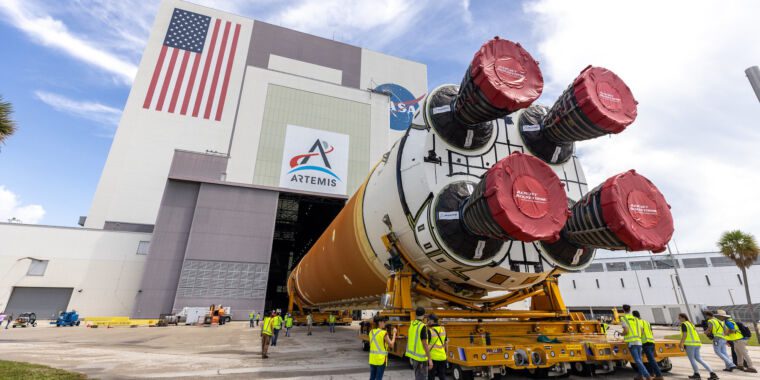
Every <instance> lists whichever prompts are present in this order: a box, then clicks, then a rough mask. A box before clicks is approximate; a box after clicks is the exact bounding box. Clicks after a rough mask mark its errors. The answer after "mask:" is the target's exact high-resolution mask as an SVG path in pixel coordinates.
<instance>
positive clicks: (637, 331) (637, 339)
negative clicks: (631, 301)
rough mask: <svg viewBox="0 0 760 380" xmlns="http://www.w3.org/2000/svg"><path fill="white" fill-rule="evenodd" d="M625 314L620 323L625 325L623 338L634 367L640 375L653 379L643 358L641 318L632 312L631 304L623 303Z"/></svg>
mask: <svg viewBox="0 0 760 380" xmlns="http://www.w3.org/2000/svg"><path fill="white" fill-rule="evenodd" d="M623 311H624V312H625V314H624V315H623V316H622V317H620V324H621V325H622V326H623V340H624V341H625V342H626V343H628V351H630V352H631V357H632V358H633V367H634V368H635V369H636V371H638V372H639V376H641V378H643V379H646V380H651V379H652V377H651V376H650V375H649V371H647V368H646V367H645V366H644V362H643V361H642V360H641V352H642V343H641V328H640V325H639V319H638V318H636V317H635V316H633V314H631V305H623Z"/></svg>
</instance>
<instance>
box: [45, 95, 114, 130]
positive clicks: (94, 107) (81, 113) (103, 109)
mask: <svg viewBox="0 0 760 380" xmlns="http://www.w3.org/2000/svg"><path fill="white" fill-rule="evenodd" d="M34 95H35V96H37V98H38V99H39V100H41V101H42V102H44V103H45V104H47V105H49V106H51V107H53V108H55V109H56V110H58V111H61V112H65V113H68V114H71V115H74V116H78V117H81V118H85V119H89V120H93V121H96V122H98V123H101V124H103V125H105V126H107V127H109V128H116V125H117V124H118V123H119V117H121V110H120V109H118V108H113V107H110V106H107V105H104V104H101V103H97V102H88V101H79V100H74V99H70V98H67V97H65V96H63V95H59V94H54V93H52V92H46V91H35V92H34Z"/></svg>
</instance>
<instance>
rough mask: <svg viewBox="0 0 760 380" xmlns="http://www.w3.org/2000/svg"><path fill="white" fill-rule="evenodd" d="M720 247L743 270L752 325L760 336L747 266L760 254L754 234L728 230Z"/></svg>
mask: <svg viewBox="0 0 760 380" xmlns="http://www.w3.org/2000/svg"><path fill="white" fill-rule="evenodd" d="M718 248H720V253H722V254H723V256H726V257H728V258H729V259H731V260H733V261H734V263H735V264H736V266H737V267H739V269H740V270H741V271H742V278H743V279H744V291H745V292H746V293H747V304H749V311H750V315H751V316H752V327H754V329H755V336H760V334H758V331H757V317H756V316H755V308H754V307H752V298H751V297H750V294H749V281H747V268H749V267H750V266H751V265H752V264H754V262H755V260H757V257H758V255H760V248H758V246H757V241H755V237H754V236H752V234H748V233H744V232H742V231H739V230H733V231H726V232H724V233H723V235H722V236H721V237H720V240H719V241H718Z"/></svg>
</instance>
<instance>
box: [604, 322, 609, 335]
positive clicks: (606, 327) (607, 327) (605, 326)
mask: <svg viewBox="0 0 760 380" xmlns="http://www.w3.org/2000/svg"><path fill="white" fill-rule="evenodd" d="M609 328H610V325H608V324H606V323H602V334H606V333H607V330H608V329H609Z"/></svg>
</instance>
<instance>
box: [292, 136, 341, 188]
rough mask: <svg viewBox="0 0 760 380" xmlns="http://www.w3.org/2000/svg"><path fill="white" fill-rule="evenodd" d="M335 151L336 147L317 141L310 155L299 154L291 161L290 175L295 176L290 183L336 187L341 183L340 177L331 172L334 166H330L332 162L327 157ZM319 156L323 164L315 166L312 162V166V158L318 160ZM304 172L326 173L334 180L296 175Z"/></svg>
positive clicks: (310, 150) (320, 176)
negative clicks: (338, 182)
mask: <svg viewBox="0 0 760 380" xmlns="http://www.w3.org/2000/svg"><path fill="white" fill-rule="evenodd" d="M334 150H335V147H334V146H332V145H330V144H329V143H328V142H327V141H325V140H320V139H317V140H316V141H315V142H314V144H312V146H311V148H310V149H309V152H308V153H304V154H299V155H296V156H293V157H292V158H291V159H290V162H289V165H290V168H291V169H290V171H288V174H292V175H293V176H292V177H291V178H290V181H291V182H298V183H303V184H311V185H317V186H330V187H335V185H336V184H337V181H340V177H338V175H337V174H335V172H333V171H332V170H331V169H332V166H330V160H329V159H328V158H327V155H328V154H330V153H332V152H333V151H334ZM317 156H319V158H321V159H322V164H321V165H319V164H315V163H314V161H311V162H312V164H311V165H310V164H309V162H310V160H311V158H312V157H315V158H316V157H317ZM303 170H311V171H317V172H321V173H325V174H327V175H328V176H330V177H333V178H329V177H324V176H322V175H304V174H300V173H299V174H294V173H296V172H300V171H303Z"/></svg>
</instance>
